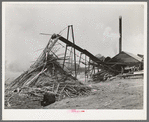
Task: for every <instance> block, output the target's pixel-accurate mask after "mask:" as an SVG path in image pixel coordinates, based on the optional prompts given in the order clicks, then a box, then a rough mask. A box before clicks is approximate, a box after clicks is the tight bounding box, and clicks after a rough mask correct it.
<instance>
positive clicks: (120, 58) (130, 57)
mask: <svg viewBox="0 0 149 122" xmlns="http://www.w3.org/2000/svg"><path fill="white" fill-rule="evenodd" d="M109 62H115V63H116V62H119V63H137V62H142V58H141V57H139V56H137V55H134V54H132V53H129V52H124V51H122V52H121V53H119V54H117V55H116V56H114V57H113V58H112V59H111V60H110V61H109Z"/></svg>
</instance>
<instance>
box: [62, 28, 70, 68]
mask: <svg viewBox="0 0 149 122" xmlns="http://www.w3.org/2000/svg"><path fill="white" fill-rule="evenodd" d="M68 38H69V26H68V31H67V40H68ZM67 47H68V45H66V49H65V56H64V62H63V68H64V65H65V59H66V54H67Z"/></svg>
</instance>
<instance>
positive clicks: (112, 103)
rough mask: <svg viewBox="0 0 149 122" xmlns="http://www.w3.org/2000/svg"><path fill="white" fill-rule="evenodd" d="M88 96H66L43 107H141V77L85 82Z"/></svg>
mask: <svg viewBox="0 0 149 122" xmlns="http://www.w3.org/2000/svg"><path fill="white" fill-rule="evenodd" d="M86 84H87V85H88V86H90V87H92V88H93V90H92V93H91V95H89V96H80V97H77V98H66V99H63V100H61V101H57V102H55V103H53V104H51V105H49V106H46V107H44V109H143V84H144V83H143V78H138V79H134V78H131V79H130V78H127V79H118V78H117V79H115V80H112V81H106V82H100V83H86Z"/></svg>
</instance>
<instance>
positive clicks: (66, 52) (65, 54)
mask: <svg viewBox="0 0 149 122" xmlns="http://www.w3.org/2000/svg"><path fill="white" fill-rule="evenodd" d="M66 54H67V45H66V49H65V56H64V61H63V68H64V65H65V59H66Z"/></svg>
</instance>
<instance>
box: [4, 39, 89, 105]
mask: <svg viewBox="0 0 149 122" xmlns="http://www.w3.org/2000/svg"><path fill="white" fill-rule="evenodd" d="M58 38H59V37H56V38H52V37H51V39H50V40H49V43H48V44H47V46H46V47H45V49H44V50H43V52H42V53H41V55H40V56H39V58H38V59H37V60H36V62H34V64H33V65H31V67H30V68H29V69H28V70H27V71H26V72H24V73H22V74H21V75H20V76H19V77H18V78H16V79H15V80H14V81H13V82H11V83H10V84H9V86H8V87H7V88H6V90H5V94H6V95H5V98H6V99H5V100H6V102H7V104H8V102H9V103H10V101H11V103H12V102H13V101H12V99H13V98H14V97H16V95H17V96H19V98H20V97H21V98H22V96H28V97H29V96H36V97H39V98H38V101H41V99H42V98H43V94H44V93H45V92H47V91H50V92H52V93H54V94H55V95H56V100H61V99H64V98H65V97H77V96H80V95H88V94H89V93H90V91H91V88H90V87H87V86H85V85H83V84H82V83H81V82H79V81H78V80H77V79H76V78H75V77H73V76H72V75H71V74H70V72H68V71H66V70H64V69H63V68H62V66H61V64H60V63H59V62H58V61H59V60H61V59H60V58H58V56H57V55H56V54H55V52H54V51H53V50H52V49H53V47H54V45H55V44H56V42H57V41H58ZM12 91H13V92H12ZM14 91H17V93H15V92H14ZM15 103H16V101H15Z"/></svg>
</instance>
